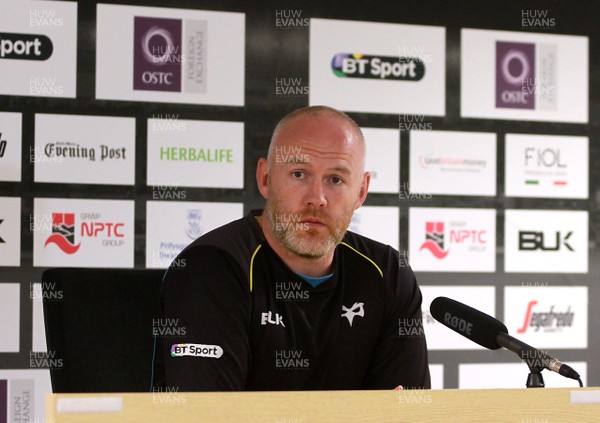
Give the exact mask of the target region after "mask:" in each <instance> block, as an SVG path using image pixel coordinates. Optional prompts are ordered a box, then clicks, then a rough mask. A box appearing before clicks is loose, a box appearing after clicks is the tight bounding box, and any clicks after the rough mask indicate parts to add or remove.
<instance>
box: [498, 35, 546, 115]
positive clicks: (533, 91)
mask: <svg viewBox="0 0 600 423" xmlns="http://www.w3.org/2000/svg"><path fill="white" fill-rule="evenodd" d="M536 57H537V58H538V62H539V63H540V64H541V65H540V69H536ZM556 62H557V49H556V46H555V45H553V44H539V45H536V44H533V43H516V42H504V41H497V42H496V107H497V108H511V109H529V110H556V94H557V93H556V68H557V64H556Z"/></svg>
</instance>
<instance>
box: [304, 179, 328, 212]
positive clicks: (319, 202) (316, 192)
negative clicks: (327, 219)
mask: <svg viewBox="0 0 600 423" xmlns="http://www.w3.org/2000/svg"><path fill="white" fill-rule="evenodd" d="M307 203H308V205H311V206H316V207H323V206H326V205H327V198H326V197H325V190H324V189H323V181H321V180H318V179H315V180H314V181H313V182H312V183H311V184H310V186H309V187H308V193H307Z"/></svg>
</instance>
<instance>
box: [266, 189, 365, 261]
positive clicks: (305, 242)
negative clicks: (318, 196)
mask: <svg viewBox="0 0 600 423" xmlns="http://www.w3.org/2000/svg"><path fill="white" fill-rule="evenodd" d="M280 204H281V203H280V202H279V201H278V198H277V197H276V196H274V195H272V193H271V195H270V196H269V198H268V199H267V204H266V206H265V214H266V217H267V219H268V221H269V225H270V227H271V228H270V230H271V233H272V234H273V236H274V237H275V238H276V239H277V240H279V241H280V242H281V243H282V244H283V246H284V247H285V248H286V249H287V250H289V251H291V252H292V253H294V254H296V255H298V256H300V257H303V258H308V259H319V258H321V257H324V256H326V255H327V254H329V253H331V252H332V251H333V250H334V249H335V247H336V246H337V245H338V244H339V243H340V241H341V240H342V238H343V237H344V235H345V234H346V230H347V229H348V226H349V225H350V221H351V219H352V215H353V214H354V209H352V208H351V209H347V210H345V211H344V213H343V215H342V216H340V217H339V218H337V219H335V220H334V221H333V222H332V221H330V219H329V218H328V216H326V215H324V214H323V213H322V212H320V211H319V209H318V208H312V209H308V210H303V211H302V212H301V213H290V212H287V211H286V210H283V209H282V208H281V205H280ZM298 215H299V216H300V219H298V218H291V217H292V216H294V217H295V216H298ZM307 217H314V218H317V219H320V220H321V221H322V222H323V223H324V224H325V225H326V227H327V230H328V232H329V233H328V234H327V236H326V238H325V240H322V237H321V236H319V238H317V235H318V234H320V232H319V231H317V230H316V229H308V228H307V229H304V228H303V226H304V225H303V224H302V223H300V222H299V220H302V219H305V218H307ZM282 220H286V222H282Z"/></svg>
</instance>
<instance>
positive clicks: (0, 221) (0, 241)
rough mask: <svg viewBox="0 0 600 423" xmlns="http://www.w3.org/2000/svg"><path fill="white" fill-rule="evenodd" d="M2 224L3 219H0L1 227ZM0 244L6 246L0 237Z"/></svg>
mask: <svg viewBox="0 0 600 423" xmlns="http://www.w3.org/2000/svg"><path fill="white" fill-rule="evenodd" d="M2 222H4V219H0V225H2ZM0 244H6V241H4V240H3V239H2V238H1V237H0Z"/></svg>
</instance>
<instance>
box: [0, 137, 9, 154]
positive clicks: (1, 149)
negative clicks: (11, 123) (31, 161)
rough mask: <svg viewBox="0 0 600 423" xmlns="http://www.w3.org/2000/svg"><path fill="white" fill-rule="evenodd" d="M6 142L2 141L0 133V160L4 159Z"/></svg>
mask: <svg viewBox="0 0 600 423" xmlns="http://www.w3.org/2000/svg"><path fill="white" fill-rule="evenodd" d="M6 144H7V143H6V140H3V139H2V132H0V158H2V157H4V153H5V152H6Z"/></svg>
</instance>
